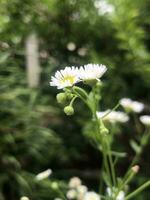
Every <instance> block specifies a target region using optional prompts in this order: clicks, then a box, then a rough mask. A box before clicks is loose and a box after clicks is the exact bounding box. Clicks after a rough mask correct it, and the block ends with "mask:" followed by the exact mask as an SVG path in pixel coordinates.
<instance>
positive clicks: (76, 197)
mask: <svg viewBox="0 0 150 200" xmlns="http://www.w3.org/2000/svg"><path fill="white" fill-rule="evenodd" d="M68 187H69V189H68V191H67V193H66V195H65V196H66V197H67V199H69V200H101V199H102V198H101V195H100V194H98V193H96V192H94V191H89V190H88V188H87V187H86V186H85V185H83V184H82V181H81V180H80V178H78V177H73V178H71V179H70V181H69V184H68ZM116 192H117V190H116V188H113V190H112V189H111V188H109V187H108V188H107V189H106V196H107V197H108V198H109V199H110V198H112V197H113V198H114V197H115V196H116V198H115V199H116V200H124V199H125V192H124V191H123V190H121V191H120V192H118V193H116ZM116 194H117V195H116ZM54 200H62V199H61V198H55V199H54Z"/></svg>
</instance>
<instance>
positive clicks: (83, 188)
mask: <svg viewBox="0 0 150 200" xmlns="http://www.w3.org/2000/svg"><path fill="white" fill-rule="evenodd" d="M77 192H78V193H80V194H84V193H86V192H87V187H86V186H85V185H79V186H77Z"/></svg>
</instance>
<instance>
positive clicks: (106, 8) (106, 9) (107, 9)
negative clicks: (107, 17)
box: [94, 0, 115, 15]
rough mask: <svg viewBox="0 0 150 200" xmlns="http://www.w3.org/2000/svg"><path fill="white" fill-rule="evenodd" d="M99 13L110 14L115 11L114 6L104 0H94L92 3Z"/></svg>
mask: <svg viewBox="0 0 150 200" xmlns="http://www.w3.org/2000/svg"><path fill="white" fill-rule="evenodd" d="M94 6H95V8H97V10H98V14H99V15H104V14H111V13H113V12H114V11H115V7H114V6H113V5H112V4H110V3H108V2H107V1H106V0H96V1H95V3H94Z"/></svg>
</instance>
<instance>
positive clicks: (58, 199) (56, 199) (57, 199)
mask: <svg viewBox="0 0 150 200" xmlns="http://www.w3.org/2000/svg"><path fill="white" fill-rule="evenodd" d="M54 200H62V199H61V198H55V199H54Z"/></svg>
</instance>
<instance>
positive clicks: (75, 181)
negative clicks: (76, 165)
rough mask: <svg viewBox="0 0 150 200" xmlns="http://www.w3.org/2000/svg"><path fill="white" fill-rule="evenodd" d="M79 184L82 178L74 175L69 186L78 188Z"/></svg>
mask: <svg viewBox="0 0 150 200" xmlns="http://www.w3.org/2000/svg"><path fill="white" fill-rule="evenodd" d="M79 185H81V180H80V178H78V177H72V178H71V179H70V181H69V187H70V188H77V187H78V186H79Z"/></svg>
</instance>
